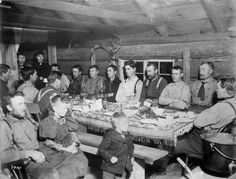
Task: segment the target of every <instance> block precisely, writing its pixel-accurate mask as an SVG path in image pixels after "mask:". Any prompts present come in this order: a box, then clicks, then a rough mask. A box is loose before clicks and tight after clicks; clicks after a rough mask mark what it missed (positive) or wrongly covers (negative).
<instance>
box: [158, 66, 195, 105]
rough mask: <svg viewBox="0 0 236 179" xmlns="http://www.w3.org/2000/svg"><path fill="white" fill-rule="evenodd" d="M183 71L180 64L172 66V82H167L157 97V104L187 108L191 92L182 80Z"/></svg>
mask: <svg viewBox="0 0 236 179" xmlns="http://www.w3.org/2000/svg"><path fill="white" fill-rule="evenodd" d="M183 75H184V72H183V68H182V67H181V66H174V67H172V75H171V76H172V80H173V83H170V84H168V85H167V86H166V87H165V88H164V89H163V91H162V93H161V95H160V97H159V104H160V105H163V106H169V107H172V108H177V109H188V107H189V105H190V99H191V93H190V87H189V85H188V84H186V83H185V82H183V80H182V78H183Z"/></svg>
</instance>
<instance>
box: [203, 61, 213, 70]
mask: <svg viewBox="0 0 236 179" xmlns="http://www.w3.org/2000/svg"><path fill="white" fill-rule="evenodd" d="M204 64H207V65H208V66H209V67H210V68H211V69H212V70H213V72H214V70H215V65H214V64H213V63H212V62H202V63H201V65H200V66H202V65H204Z"/></svg>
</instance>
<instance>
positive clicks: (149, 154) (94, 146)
mask: <svg viewBox="0 0 236 179" xmlns="http://www.w3.org/2000/svg"><path fill="white" fill-rule="evenodd" d="M78 137H79V140H80V142H81V146H80V148H81V150H83V151H84V152H86V153H90V154H93V155H97V154H98V146H99V144H100V143H101V142H102V136H98V135H93V134H88V133H80V134H79V135H78ZM167 154H168V152H167V151H164V150H160V149H156V148H151V147H147V146H143V145H138V144H134V155H133V156H134V158H135V162H136V163H135V165H136V166H134V171H133V172H134V173H136V174H134V175H136V176H138V178H140V179H141V178H145V163H146V164H150V165H152V164H153V163H154V162H155V161H156V160H158V159H161V158H162V157H164V156H166V155H167Z"/></svg>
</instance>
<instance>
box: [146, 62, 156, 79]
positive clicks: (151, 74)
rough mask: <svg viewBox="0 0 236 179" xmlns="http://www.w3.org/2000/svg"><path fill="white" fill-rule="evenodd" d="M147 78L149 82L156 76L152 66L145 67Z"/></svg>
mask: <svg viewBox="0 0 236 179" xmlns="http://www.w3.org/2000/svg"><path fill="white" fill-rule="evenodd" d="M146 71H147V78H148V79H149V80H151V79H153V78H154V77H155V76H156V75H157V69H155V68H154V66H152V65H151V66H147V69H146Z"/></svg>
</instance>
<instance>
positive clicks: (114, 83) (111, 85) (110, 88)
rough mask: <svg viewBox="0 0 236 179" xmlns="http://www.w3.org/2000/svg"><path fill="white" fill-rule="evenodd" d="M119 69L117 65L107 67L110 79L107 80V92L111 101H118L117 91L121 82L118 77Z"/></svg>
mask: <svg viewBox="0 0 236 179" xmlns="http://www.w3.org/2000/svg"><path fill="white" fill-rule="evenodd" d="M117 71H118V68H117V66H115V65H109V66H108V67H107V76H108V79H106V80H105V93H107V95H108V97H107V98H106V99H107V101H109V102H116V93H117V91H118V88H119V85H120V82H121V81H120V80H119V78H118V77H117Z"/></svg>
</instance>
